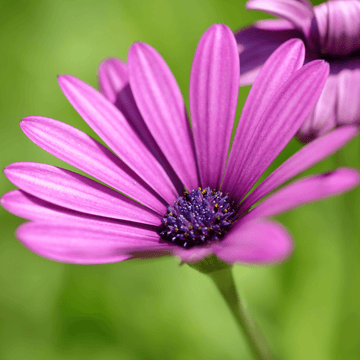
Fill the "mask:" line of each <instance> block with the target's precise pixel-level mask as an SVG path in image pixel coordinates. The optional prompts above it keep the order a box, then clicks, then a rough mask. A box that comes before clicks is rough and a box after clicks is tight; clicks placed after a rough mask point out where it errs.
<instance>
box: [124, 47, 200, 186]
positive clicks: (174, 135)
mask: <svg viewBox="0 0 360 360" xmlns="http://www.w3.org/2000/svg"><path fill="white" fill-rule="evenodd" d="M128 66H129V76H130V86H131V89H132V91H133V94H134V98H135V101H136V104H137V106H138V108H139V110H140V112H141V114H142V117H143V119H144V120H145V123H146V125H147V127H148V128H149V130H150V132H151V134H152V136H153V137H154V139H155V140H156V142H157V144H158V145H159V147H160V149H161V150H162V152H163V153H164V154H165V156H166V157H167V159H168V161H169V163H170V164H171V166H172V167H173V168H174V170H175V172H176V174H177V175H178V176H179V178H180V180H181V181H182V182H183V184H184V185H185V187H186V188H188V189H194V188H196V187H198V177H197V169H196V161H195V156H194V150H193V144H192V138H191V134H190V129H189V123H188V121H187V116H186V111H185V105H184V101H183V99H182V96H181V93H180V89H179V87H178V85H177V83H176V80H175V78H174V76H173V74H172V73H171V71H170V69H169V67H168V66H167V64H166V63H165V61H164V59H163V58H162V57H161V56H160V54H159V53H158V52H157V51H156V50H155V49H153V48H152V47H151V46H150V45H147V44H144V43H135V44H133V45H132V47H131V48H130V51H129V55H128Z"/></svg>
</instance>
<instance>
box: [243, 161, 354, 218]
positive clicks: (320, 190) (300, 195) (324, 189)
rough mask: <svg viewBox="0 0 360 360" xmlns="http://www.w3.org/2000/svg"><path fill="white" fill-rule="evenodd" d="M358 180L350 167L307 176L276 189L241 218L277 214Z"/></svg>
mask: <svg viewBox="0 0 360 360" xmlns="http://www.w3.org/2000/svg"><path fill="white" fill-rule="evenodd" d="M359 181H360V175H359V172H358V171H357V170H355V169H351V168H339V169H337V170H334V171H332V172H330V173H327V174H320V175H314V176H309V177H306V178H303V179H300V180H297V181H294V182H293V183H291V184H289V185H287V186H285V187H283V188H281V189H280V190H278V191H276V192H275V193H274V194H273V195H271V196H269V197H268V198H267V199H265V200H264V201H263V202H262V203H261V204H259V205H258V206H256V207H255V208H254V209H253V210H251V211H250V212H249V213H248V214H247V215H245V217H244V218H243V219H247V220H249V219H254V218H258V217H271V216H275V215H279V214H282V213H284V212H286V211H289V210H291V209H294V208H296V207H298V206H301V205H304V204H307V203H310V202H314V201H319V200H322V199H325V198H328V197H330V196H334V195H338V194H341V193H344V192H346V191H349V190H351V189H353V188H354V187H356V186H357V185H358V184H359Z"/></svg>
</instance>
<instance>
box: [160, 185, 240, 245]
mask: <svg viewBox="0 0 360 360" xmlns="http://www.w3.org/2000/svg"><path fill="white" fill-rule="evenodd" d="M233 215H234V210H233V208H232V204H230V202H229V201H228V195H224V194H223V193H222V192H220V191H215V190H211V189H210V188H209V187H207V188H205V189H201V188H198V189H195V190H192V191H191V192H190V193H189V192H188V191H185V193H184V195H183V196H179V197H178V198H177V199H176V201H175V202H174V205H173V206H170V205H169V206H168V207H167V211H166V215H165V216H164V217H163V219H162V220H161V222H162V225H161V226H160V229H159V234H160V236H161V238H162V239H164V240H166V241H168V242H171V243H173V244H176V245H179V246H181V247H184V248H186V249H189V248H191V247H193V246H196V245H203V244H207V243H209V242H210V241H216V240H220V239H221V238H222V237H223V236H224V235H225V234H226V233H227V232H228V231H229V229H230V225H231V223H232V219H233Z"/></svg>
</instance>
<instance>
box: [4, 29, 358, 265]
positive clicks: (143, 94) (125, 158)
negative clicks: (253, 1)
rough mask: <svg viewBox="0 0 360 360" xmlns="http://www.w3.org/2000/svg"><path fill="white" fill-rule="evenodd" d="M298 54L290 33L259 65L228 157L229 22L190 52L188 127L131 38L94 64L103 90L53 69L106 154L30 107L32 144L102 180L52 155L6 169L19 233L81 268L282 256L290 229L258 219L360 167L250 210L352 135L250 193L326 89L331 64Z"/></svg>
mask: <svg viewBox="0 0 360 360" xmlns="http://www.w3.org/2000/svg"><path fill="white" fill-rule="evenodd" d="M303 60H304V46H303V44H302V42H301V41H300V40H290V41H289V42H287V43H286V44H284V45H283V46H281V47H280V48H279V49H278V50H277V51H276V52H275V53H274V54H273V55H272V56H271V57H270V58H269V60H268V61H267V62H266V64H265V65H264V67H263V69H262V71H261V72H260V74H259V76H258V77H257V80H256V82H255V84H254V86H253V88H252V89H251V91H250V94H249V97H248V99H247V102H246V104H245V107H244V109H243V112H242V116H241V119H240V122H239V125H238V128H237V132H236V135H235V139H234V142H233V144H232V148H231V152H230V156H229V159H228V161H227V154H228V149H229V144H230V137H231V132H232V127H233V124H234V116H235V110H236V103H237V96H238V87H239V57H238V53H237V46H236V41H235V38H234V36H233V34H232V32H231V30H230V29H229V28H228V27H226V26H225V25H214V26H212V27H211V28H210V29H208V30H207V31H206V32H205V34H204V35H203V37H202V38H201V40H200V43H199V45H198V47H197V49H196V53H195V57H194V62H193V66H192V70H191V78H190V115H191V124H192V130H190V126H189V122H188V118H187V113H186V110H185V105H184V102H183V99H182V96H181V93H180V90H179V87H178V85H177V83H176V81H175V78H174V76H173V75H172V73H171V71H170V69H169V68H168V66H167V65H166V63H165V61H164V60H163V59H162V57H161V56H160V55H159V54H158V53H157V52H156V50H154V49H153V48H152V47H151V46H149V45H147V44H144V43H135V44H134V45H132V47H131V48H130V51H129V56H128V64H127V65H125V64H124V63H122V62H121V61H120V60H116V59H110V60H107V61H105V62H104V63H103V64H102V65H101V68H100V72H99V79H100V85H101V89H102V91H103V93H104V95H105V96H104V95H102V94H101V93H99V92H98V91H97V90H95V89H93V88H92V87H91V86H89V85H87V84H86V83H84V82H82V81H81V80H79V79H77V78H75V77H72V76H69V75H64V76H60V77H59V84H60V87H61V89H62V91H63V92H64V94H65V96H66V97H67V99H68V100H69V101H70V103H71V104H72V105H73V106H74V108H75V109H76V110H77V111H78V113H79V114H80V115H81V116H82V118H83V119H84V120H85V121H86V122H87V123H88V124H89V125H90V126H91V127H92V129H93V130H94V131H95V132H96V133H97V134H98V135H99V137H100V138H101V139H102V140H103V141H104V142H105V143H106V144H107V145H108V146H109V148H111V149H112V150H113V152H111V151H110V150H108V148H107V147H105V146H104V145H102V144H100V143H99V142H97V141H96V140H94V139H92V138H91V137H90V136H88V135H86V134H85V133H83V132H81V131H80V130H77V129H75V128H73V127H71V126H70V125H67V124H64V123H62V122H59V121H56V120H52V119H48V118H44V117H37V116H32V117H28V118H25V119H23V120H22V122H21V128H22V130H23V131H24V133H25V134H26V135H27V136H28V137H29V138H30V139H31V140H32V141H33V142H35V143H36V144H37V145H39V146H40V147H42V148H43V149H45V150H46V151H48V152H50V153H51V154H53V155H55V156H57V157H58V158H60V159H62V160H64V161H65V162H67V163H69V164H71V165H73V166H75V167H77V168H78V169H80V170H81V171H83V172H85V173H87V174H89V175H90V176H93V177H94V178H96V179H98V180H99V181H101V182H102V183H104V184H105V185H104V184H101V183H99V182H97V181H94V180H92V179H90V178H87V177H85V176H83V175H80V174H77V173H75V172H72V171H69V170H64V169H61V168H58V167H55V166H51V165H45V164H38V163H15V164H11V165H9V166H8V167H7V168H6V169H5V174H6V176H7V177H8V179H9V180H10V181H11V182H12V183H13V184H15V185H16V186H18V187H19V188H20V189H21V190H14V191H11V192H9V193H7V194H5V195H4V196H3V197H2V200H1V201H2V205H3V206H4V207H5V208H6V209H7V210H9V211H10V212H12V213H14V214H16V215H18V216H21V217H24V218H26V219H28V220H31V221H30V222H28V223H26V224H23V225H21V226H20V227H19V229H18V230H17V237H18V238H19V239H20V241H21V242H22V243H23V244H25V246H27V247H28V248H29V249H31V250H32V251H34V252H36V253H38V254H40V255H42V256H45V257H47V258H50V259H53V260H58V261H63V262H70V263H80V264H97V263H108V262H116V261H121V260H125V259H129V258H132V257H154V256H162V255H166V254H172V255H176V256H179V257H180V258H181V259H182V261H183V262H196V261H199V260H201V259H203V258H205V257H207V256H209V255H211V254H215V255H216V256H217V257H218V258H220V259H221V260H223V261H225V262H227V263H235V262H241V263H251V264H256V263H257V264H267V263H276V262H278V261H281V260H283V259H285V258H286V257H288V256H289V255H290V254H291V252H292V249H293V244H292V240H291V238H290V235H289V234H288V232H287V231H286V230H285V229H284V228H283V227H282V226H281V225H280V224H278V223H276V222H274V221H272V220H268V219H267V218H268V217H272V216H274V215H277V214H279V213H282V212H284V211H287V210H289V209H292V208H294V207H296V206H299V205H301V204H304V203H308V202H311V201H315V200H319V199H321V198H324V197H327V196H330V195H334V194H338V193H341V192H343V191H346V190H349V189H351V188H352V187H354V186H355V185H356V184H357V183H358V182H359V175H358V173H357V171H355V170H353V169H345V168H344V169H338V170H335V171H333V172H331V173H328V174H321V175H316V176H310V177H307V178H303V179H301V180H298V181H296V182H293V183H291V184H290V185H287V186H285V187H283V188H282V189H280V190H278V191H277V192H275V193H274V194H272V195H271V196H269V197H268V198H267V199H266V200H264V201H263V202H262V203H261V204H260V205H258V206H256V207H255V208H253V209H252V207H253V205H254V204H255V203H257V202H258V200H259V199H261V198H263V197H264V196H265V195H267V194H268V193H270V192H271V191H272V190H274V189H275V188H277V187H279V186H280V185H282V184H283V183H284V182H286V181H288V180H289V179H291V178H292V177H294V176H296V175H297V174H299V173H300V172H301V171H303V170H305V169H307V168H308V167H309V166H311V165H312V164H314V163H316V162H318V161H320V160H321V159H323V158H324V157H326V156H328V155H329V154H331V153H332V152H334V151H335V150H336V149H338V148H339V147H341V146H342V145H344V144H345V143H346V142H347V141H348V140H349V139H351V138H352V137H353V136H354V135H355V134H356V132H357V131H356V129H355V128H354V127H351V126H349V127H344V128H341V129H338V130H336V131H334V132H332V133H330V134H329V135H327V136H325V137H322V138H320V139H318V140H316V141H314V142H313V143H311V144H309V145H307V146H305V147H304V148H303V149H302V150H300V151H299V152H297V153H296V154H295V155H293V156H292V157H291V158H289V159H288V160H287V161H286V162H285V163H284V164H283V165H282V166H280V167H279V168H278V169H277V170H276V171H274V172H273V173H272V174H271V175H270V176H269V177H268V178H267V179H266V180H265V181H264V182H262V183H261V184H260V185H259V186H258V187H257V188H256V189H255V190H254V191H253V192H251V193H250V195H249V196H248V197H246V194H247V193H248V192H249V191H250V190H251V188H252V187H253V185H254V184H255V183H256V182H257V180H258V179H259V177H260V176H261V174H262V173H263V172H264V171H265V169H266V168H267V167H268V166H269V164H270V163H271V162H272V161H273V160H274V159H275V157H276V156H277V155H278V154H279V153H280V152H281V150H282V149H283V148H284V147H285V145H286V144H287V143H288V142H289V141H290V139H291V138H292V137H293V135H294V134H295V133H296V131H297V130H298V128H299V127H300V125H301V124H302V122H303V121H304V120H305V118H306V117H307V116H308V114H309V112H310V111H311V110H312V108H313V106H314V105H315V103H316V101H317V99H318V97H319V95H320V93H321V91H322V88H323V86H324V83H325V81H326V78H327V75H328V65H327V64H325V63H324V62H323V61H314V62H311V63H309V64H307V65H305V66H304V67H302V63H303ZM226 162H227V165H226ZM225 165H226V166H225Z"/></svg>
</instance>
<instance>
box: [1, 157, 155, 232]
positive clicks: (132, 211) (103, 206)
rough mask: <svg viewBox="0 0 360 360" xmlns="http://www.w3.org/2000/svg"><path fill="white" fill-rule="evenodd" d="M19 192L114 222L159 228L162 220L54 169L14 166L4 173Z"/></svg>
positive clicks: (113, 193)
mask: <svg viewBox="0 0 360 360" xmlns="http://www.w3.org/2000/svg"><path fill="white" fill-rule="evenodd" d="M4 173H5V175H6V177H7V178H8V179H9V180H10V181H11V182H12V183H13V184H15V185H16V186H18V187H19V188H20V189H21V190H24V191H26V192H28V193H30V194H31V195H33V196H36V197H39V198H40V199H43V200H45V201H49V202H51V203H53V204H56V205H59V206H63V207H66V208H69V209H71V210H76V211H80V212H84V213H87V214H92V215H98V216H105V217H109V218H114V219H122V220H129V221H134V222H139V223H144V224H151V225H159V224H160V219H161V216H159V215H157V214H156V213H154V212H152V211H151V210H148V209H147V208H145V207H144V206H142V205H140V204H138V203H136V202H135V201H133V200H131V199H129V198H127V197H125V196H124V195H122V194H120V193H118V192H116V191H114V190H112V189H110V188H108V187H106V186H104V185H101V184H99V183H97V182H95V181H94V180H91V179H88V178H86V177H85V176H82V175H80V174H76V173H74V172H72V171H69V170H65V169H61V168H58V167H55V166H51V165H46V164H37V163H15V164H11V165H9V166H7V167H6V168H5V170H4Z"/></svg>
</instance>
